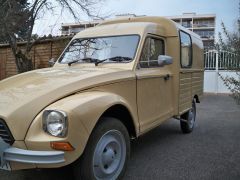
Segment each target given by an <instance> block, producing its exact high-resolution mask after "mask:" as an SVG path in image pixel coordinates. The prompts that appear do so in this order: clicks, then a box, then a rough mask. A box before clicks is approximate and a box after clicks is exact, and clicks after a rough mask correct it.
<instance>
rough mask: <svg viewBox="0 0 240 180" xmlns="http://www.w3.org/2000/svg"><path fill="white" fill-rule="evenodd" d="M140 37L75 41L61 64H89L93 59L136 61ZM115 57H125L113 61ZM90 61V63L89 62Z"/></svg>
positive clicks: (62, 58)
mask: <svg viewBox="0 0 240 180" xmlns="http://www.w3.org/2000/svg"><path fill="white" fill-rule="evenodd" d="M138 42H139V36H138V35H126V36H114V37H100V38H89V39H74V40H73V41H72V42H71V44H70V45H69V46H68V48H67V49H66V50H65V52H64V53H63V54H62V56H61V57H60V59H59V62H60V63H63V64H66V63H71V62H74V61H75V62H78V63H82V62H85V63H86V62H88V63H92V62H94V61H91V60H92V59H97V60H105V61H104V62H114V63H116V62H129V61H131V60H133V59H134V56H135V53H136V50H137V45H138ZM113 57H123V59H125V60H123V61H112V60H111V59H112V58H113ZM87 60H88V61H87Z"/></svg>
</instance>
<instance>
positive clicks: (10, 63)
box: [0, 36, 72, 80]
mask: <svg viewBox="0 0 240 180" xmlns="http://www.w3.org/2000/svg"><path fill="white" fill-rule="evenodd" d="M71 38H72V37H71V36H61V37H55V38H48V39H44V40H41V41H39V42H38V43H36V44H35V45H34V46H33V48H32V51H31V53H30V58H31V60H32V62H33V66H34V69H39V68H45V67H48V66H49V65H48V61H49V60H50V59H51V58H58V57H59V55H60V54H61V52H62V51H63V50H64V48H65V47H66V45H67V44H68V42H69V41H70V40H71ZM24 45H25V42H19V44H18V46H19V47H20V48H21V47H23V46H24ZM16 74H17V69H16V64H15V60H14V56H13V54H12V51H11V49H10V46H9V45H8V44H1V45H0V80H1V79H4V78H7V77H10V76H13V75H16Z"/></svg>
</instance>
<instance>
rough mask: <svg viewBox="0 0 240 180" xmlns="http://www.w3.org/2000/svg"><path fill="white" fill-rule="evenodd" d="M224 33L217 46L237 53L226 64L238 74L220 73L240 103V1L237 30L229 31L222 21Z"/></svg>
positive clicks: (221, 34)
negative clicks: (225, 74) (226, 74)
mask: <svg viewBox="0 0 240 180" xmlns="http://www.w3.org/2000/svg"><path fill="white" fill-rule="evenodd" d="M222 29H223V33H219V43H218V44H217V48H218V49H219V50H225V51H228V52H232V53H233V54H235V59H232V63H231V64H227V65H226V67H225V68H226V69H227V70H230V71H232V72H235V74H236V76H223V75H221V74H219V76H220V78H221V79H222V80H223V82H224V84H225V85H226V86H227V88H228V89H229V90H230V91H231V92H232V95H231V96H232V97H233V98H234V99H235V100H236V102H237V104H239V105H240V1H239V16H238V19H237V22H236V28H235V31H233V32H229V31H228V30H227V28H226V27H225V25H224V23H222Z"/></svg>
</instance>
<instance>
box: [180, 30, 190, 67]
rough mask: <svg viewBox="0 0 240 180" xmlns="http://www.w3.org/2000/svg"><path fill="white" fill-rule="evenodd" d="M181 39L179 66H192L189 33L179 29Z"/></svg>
mask: <svg viewBox="0 0 240 180" xmlns="http://www.w3.org/2000/svg"><path fill="white" fill-rule="evenodd" d="M180 40H181V66H182V68H188V67H191V66H192V40H191V37H190V35H189V34H187V33H185V32H183V31H180Z"/></svg>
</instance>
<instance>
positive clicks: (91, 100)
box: [0, 17, 203, 180]
mask: <svg viewBox="0 0 240 180" xmlns="http://www.w3.org/2000/svg"><path fill="white" fill-rule="evenodd" d="M202 94H203V43H202V41H201V39H200V37H199V36H198V35H196V34H194V33H192V32H190V31H188V30H187V29H185V28H183V27H181V26H179V25H177V24H176V23H174V22H173V21H171V20H169V19H166V18H161V17H138V18H125V19H116V20H110V21H106V22H104V23H102V24H100V25H98V26H97V27H94V28H89V29H87V30H85V31H82V32H80V33H78V34H77V35H76V36H75V37H74V38H73V39H72V40H71V42H70V43H69V45H68V46H67V47H66V49H65V50H64V52H63V53H62V54H61V56H60V57H59V59H58V60H57V62H56V63H55V65H54V66H53V67H52V68H46V69H40V70H35V71H31V72H27V73H24V74H20V75H17V76H14V77H11V78H8V79H6V80H3V81H1V82H0V167H1V169H6V170H19V169H30V168H57V167H63V166H66V165H70V164H71V166H72V167H73V169H74V172H75V175H76V179H98V180H101V179H104V180H105V179H119V178H121V177H122V176H123V173H124V171H125V169H126V166H127V161H128V160H129V155H130V139H132V138H137V137H139V136H141V135H143V134H144V133H146V132H148V131H150V130H151V129H153V128H155V127H157V126H159V125H160V124H161V123H162V122H164V121H166V120H168V119H170V118H175V119H178V120H180V127H181V130H182V132H183V133H190V132H191V131H192V130H193V128H194V123H195V119H196V103H199V102H200V99H201V97H202Z"/></svg>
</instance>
